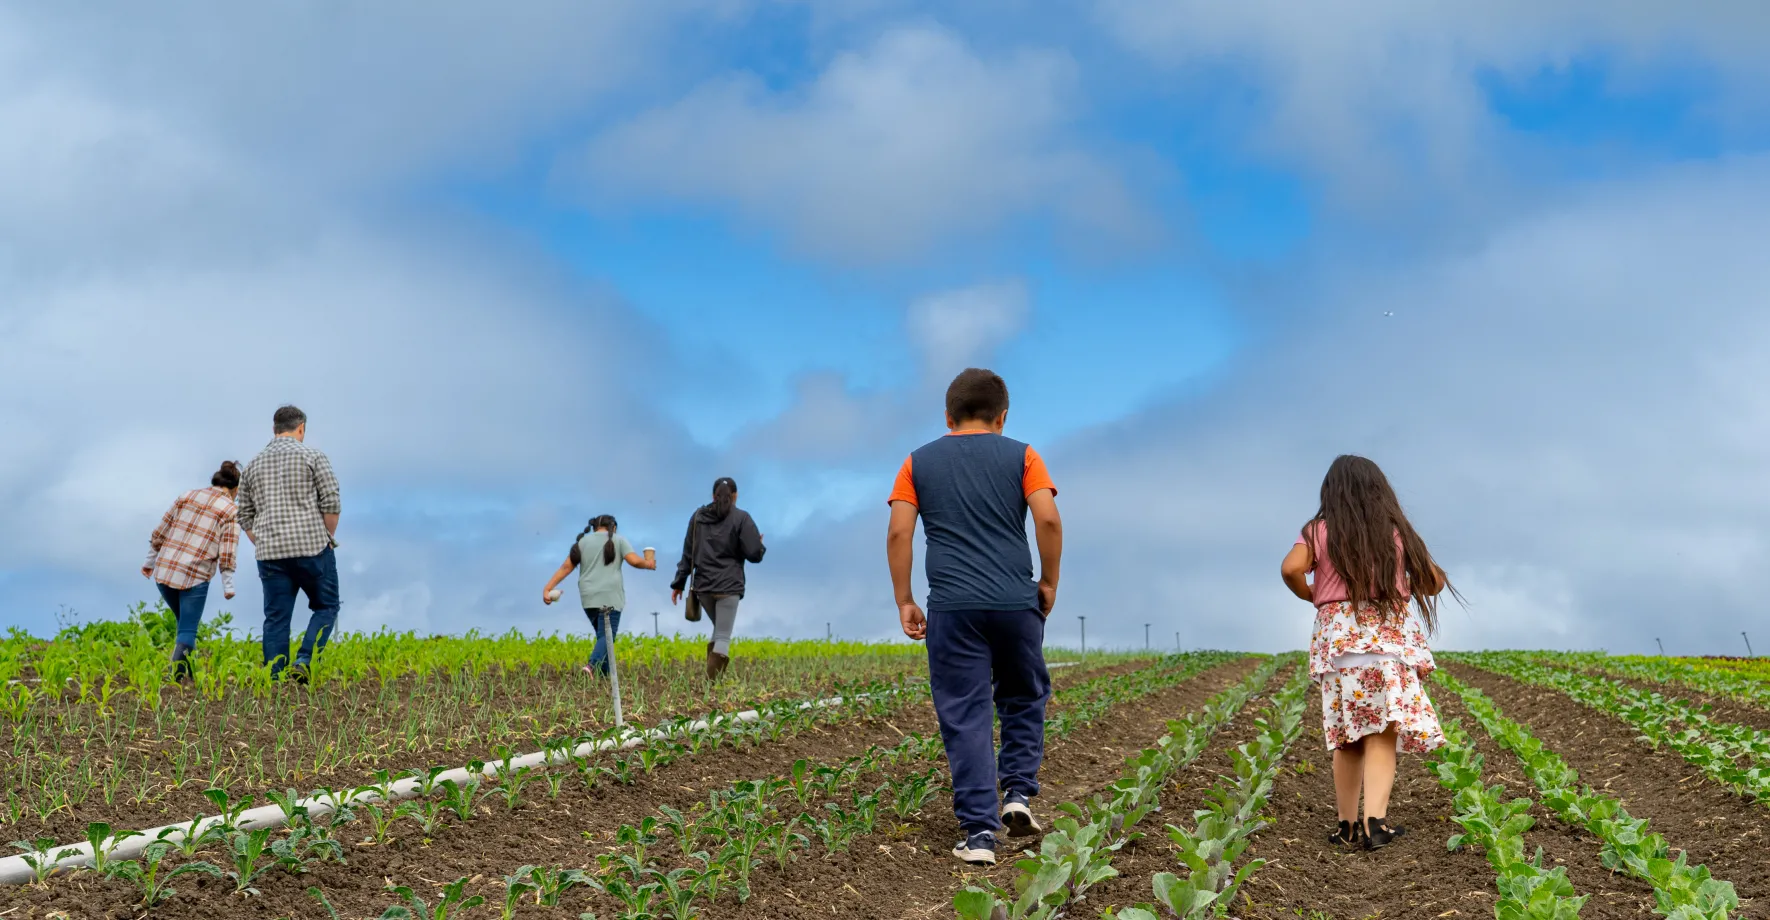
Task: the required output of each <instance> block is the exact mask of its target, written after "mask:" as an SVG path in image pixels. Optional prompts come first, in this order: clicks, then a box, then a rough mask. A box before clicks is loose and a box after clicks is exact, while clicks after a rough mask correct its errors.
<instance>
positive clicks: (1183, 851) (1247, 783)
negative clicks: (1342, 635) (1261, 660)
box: [1108, 667, 1311, 920]
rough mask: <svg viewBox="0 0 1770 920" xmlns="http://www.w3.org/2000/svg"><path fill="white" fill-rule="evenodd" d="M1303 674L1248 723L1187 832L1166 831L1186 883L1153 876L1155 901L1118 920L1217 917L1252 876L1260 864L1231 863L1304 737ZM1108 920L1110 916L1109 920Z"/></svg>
mask: <svg viewBox="0 0 1770 920" xmlns="http://www.w3.org/2000/svg"><path fill="white" fill-rule="evenodd" d="M1310 686H1311V684H1310V681H1309V672H1308V670H1307V669H1306V668H1302V667H1299V668H1298V669H1297V673H1296V674H1295V675H1293V676H1292V678H1291V680H1290V681H1289V682H1288V683H1286V684H1285V686H1284V688H1283V689H1281V690H1280V691H1279V692H1278V694H1277V695H1276V696H1274V697H1273V699H1272V702H1271V704H1270V705H1268V706H1267V707H1266V709H1265V711H1264V712H1262V713H1261V715H1260V716H1259V717H1258V718H1256V719H1255V720H1254V724H1255V726H1256V727H1257V729H1258V732H1257V733H1256V734H1255V736H1254V739H1253V740H1252V741H1249V742H1248V743H1246V744H1243V745H1240V746H1238V747H1237V748H1236V749H1235V751H1234V752H1233V753H1232V754H1231V755H1230V759H1231V761H1232V764H1233V769H1232V774H1233V775H1230V776H1224V777H1222V778H1221V779H1220V780H1219V781H1218V782H1217V784H1216V785H1214V786H1212V787H1211V789H1210V791H1209V792H1207V793H1206V795H1205V807H1204V808H1201V809H1199V810H1197V811H1195V812H1193V814H1192V817H1193V827H1192V830H1190V831H1189V830H1186V829H1185V828H1182V827H1178V826H1176V825H1173V824H1170V825H1168V839H1170V840H1172V841H1173V842H1174V845H1175V847H1176V850H1177V852H1176V856H1177V858H1178V859H1179V860H1180V862H1181V863H1182V864H1183V865H1184V866H1185V868H1186V872H1185V874H1184V875H1181V874H1178V873H1173V872H1158V873H1156V875H1155V878H1154V879H1153V880H1152V887H1153V888H1154V893H1155V901H1154V902H1153V903H1146V904H1140V905H1138V906H1136V907H1127V908H1125V909H1124V910H1122V911H1119V912H1118V913H1117V914H1116V918H1117V920H1159V918H1163V917H1172V918H1179V920H1202V918H1205V917H1214V916H1221V915H1223V913H1224V912H1225V911H1227V910H1228V909H1229V905H1230V904H1231V903H1233V902H1234V900H1235V893H1236V892H1237V891H1239V890H1240V889H1241V886H1242V885H1243V884H1245V883H1246V882H1247V880H1248V878H1249V877H1250V876H1252V875H1253V874H1254V872H1256V871H1258V870H1259V869H1260V867H1261V866H1264V865H1265V864H1266V861H1265V860H1263V859H1251V860H1248V861H1247V862H1245V863H1243V864H1242V866H1241V868H1240V869H1239V870H1238V869H1237V868H1236V867H1235V863H1236V860H1237V859H1239V858H1241V855H1242V853H1243V852H1244V851H1245V850H1246V849H1247V847H1248V844H1249V843H1251V842H1252V837H1253V835H1254V834H1255V833H1257V832H1259V831H1260V830H1261V829H1262V828H1264V827H1266V825H1268V824H1270V823H1271V820H1270V819H1269V818H1266V817H1263V815H1264V812H1265V811H1266V805H1267V803H1268V801H1269V799H1270V798H1271V795H1272V783H1273V779H1274V778H1275V777H1276V775H1277V773H1278V768H1279V766H1280V764H1282V763H1283V762H1284V756H1285V752H1286V751H1288V750H1289V749H1290V746H1291V744H1292V743H1294V742H1295V741H1296V740H1297V736H1298V735H1300V734H1302V732H1303V712H1304V709H1305V708H1306V706H1307V695H1308V690H1309V687H1310ZM1113 916H1114V915H1111V914H1109V915H1108V920H1112V918H1113Z"/></svg>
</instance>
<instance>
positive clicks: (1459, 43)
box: [1095, 0, 1770, 206]
mask: <svg viewBox="0 0 1770 920" xmlns="http://www.w3.org/2000/svg"><path fill="white" fill-rule="evenodd" d="M1095 9H1096V11H1097V15H1098V17H1099V20H1100V22H1101V23H1102V24H1103V25H1104V26H1105V28H1106V29H1107V31H1108V32H1109V33H1111V34H1112V35H1113V36H1114V37H1115V38H1117V39H1118V40H1119V41H1120V42H1121V43H1123V44H1124V45H1125V46H1126V47H1128V48H1131V49H1133V50H1134V51H1136V52H1138V53H1140V54H1141V55H1143V56H1145V57H1147V58H1148V59H1150V60H1153V61H1156V62H1158V63H1160V64H1162V65H1164V66H1166V67H1169V68H1171V70H1170V71H1169V72H1170V73H1173V74H1176V75H1177V76H1179V77H1180V78H1181V79H1182V80H1184V81H1185V82H1184V83H1183V84H1182V85H1183V86H1192V87H1194V88H1202V87H1203V85H1204V81H1206V80H1212V79H1217V80H1220V79H1222V78H1223V75H1224V74H1225V73H1234V74H1238V75H1239V74H1242V73H1250V74H1251V75H1252V76H1254V77H1256V81H1255V85H1256V88H1257V91H1256V92H1255V93H1254V94H1252V97H1253V98H1255V99H1257V100H1258V101H1257V102H1255V103H1254V105H1255V106H1256V107H1257V108H1258V109H1259V112H1258V114H1257V115H1256V116H1255V121H1256V126H1255V128H1254V131H1255V138H1254V139H1255V140H1256V142H1257V143H1259V144H1260V145H1262V146H1263V147H1264V149H1265V150H1266V151H1267V152H1268V153H1270V154H1273V155H1275V156H1277V157H1279V158H1281V159H1284V160H1289V161H1298V162H1302V163H1305V164H1308V165H1310V166H1312V167H1315V168H1318V169H1319V170H1321V171H1323V172H1325V173H1326V174H1328V175H1329V176H1331V177H1332V178H1333V179H1334V180H1335V182H1334V184H1333V186H1332V188H1333V189H1335V190H1336V191H1338V192H1341V193H1343V194H1350V195H1353V196H1355V197H1358V198H1361V199H1378V200H1381V201H1383V202H1386V203H1390V204H1399V203H1405V202H1408V201H1410V200H1417V198H1418V196H1419V194H1420V190H1419V188H1418V187H1417V183H1418V182H1419V181H1420V180H1422V179H1424V180H1433V181H1434V183H1435V184H1445V185H1450V186H1451V187H1452V190H1454V184H1455V183H1458V182H1467V181H1469V180H1485V179H1492V178H1495V173H1496V172H1497V166H1496V164H1495V162H1494V160H1495V155H1496V154H1497V153H1498V152H1499V151H1500V150H1501V149H1503V148H1502V147H1500V146H1499V145H1498V144H1497V141H1499V140H1500V137H1499V134H1498V132H1497V130H1496V126H1495V124H1494V122H1493V121H1492V119H1491V117H1490V115H1489V112H1488V109H1487V105H1486V100H1485V98H1484V97H1483V94H1482V89H1481V87H1480V85H1479V83H1478V77H1479V76H1480V75H1481V74H1482V73H1483V72H1485V71H1493V72H1497V73H1501V74H1505V75H1509V76H1530V75H1532V74H1534V73H1535V72H1536V71H1537V70H1538V69H1539V68H1545V67H1549V68H1553V67H1561V66H1565V65H1567V64H1568V63H1570V62H1571V61H1572V60H1573V59H1575V58H1576V57H1577V56H1579V55H1581V54H1586V53H1592V52H1600V53H1605V54H1608V55H1610V56H1611V57H1612V58H1613V59H1614V60H1615V61H1616V63H1617V65H1618V71H1619V80H1621V81H1624V84H1625V85H1626V81H1628V80H1629V79H1630V78H1631V77H1633V76H1635V75H1637V74H1639V73H1641V72H1643V71H1645V70H1648V69H1649V68H1652V67H1655V66H1667V65H1672V66H1676V65H1692V64H1694V65H1697V66H1700V67H1712V68H1715V69H1716V70H1718V71H1719V72H1721V73H1722V74H1725V75H1727V76H1729V77H1732V78H1734V79H1732V80H1731V81H1729V82H1726V83H1724V86H1723V90H1722V92H1723V94H1724V101H1723V105H1722V107H1721V109H1720V110H1717V111H1714V112H1711V113H1709V114H1710V115H1711V116H1713V117H1716V118H1717V119H1718V121H1719V123H1720V124H1722V125H1723V126H1724V127H1727V128H1730V129H1731V128H1734V127H1741V128H1743V127H1745V126H1746V125H1749V124H1750V120H1749V119H1748V118H1746V117H1745V116H1747V115H1748V114H1749V113H1752V112H1757V113H1759V114H1761V113H1762V111H1763V108H1762V107H1763V105H1764V104H1765V103H1766V101H1770V97H1767V94H1766V93H1765V92H1764V88H1765V86H1766V85H1770V84H1766V82H1765V78H1766V77H1767V76H1770V64H1766V59H1765V58H1764V56H1763V55H1762V54H1761V53H1760V51H1759V47H1758V44H1757V42H1758V39H1759V38H1761V37H1762V36H1763V35H1765V34H1770V7H1766V6H1765V5H1764V4H1762V3H1754V2H1749V0H1747V2H1723V3H1704V4H1695V5H1691V4H1676V3H1665V2H1660V0H1632V2H1627V3H1615V2H1603V0H1573V2H1563V3H1551V4H1543V3H1531V2H1527V0H1499V2H1492V3H1482V4H1456V3H1443V2H1436V3H1433V2H1427V3H1421V2H1411V0H1357V2H1348V3H1337V4H1333V5H1314V6H1309V5H1305V6H1299V5H1297V4H1295V3H1290V2H1285V0H1246V2H1238V3H1215V2H1208V0H1098V2H1097V3H1096V6H1095ZM1488 184H1489V183H1487V182H1482V183H1480V185H1481V186H1486V185H1488ZM1465 191H1466V192H1467V194H1468V195H1469V197H1470V199H1471V200H1470V202H1469V203H1470V205H1471V206H1474V205H1475V204H1478V203H1479V200H1480V197H1481V196H1483V195H1490V194H1492V190H1491V189H1488V188H1484V187H1478V188H1475V189H1472V190H1465Z"/></svg>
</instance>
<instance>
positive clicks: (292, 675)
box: [283, 661, 309, 687]
mask: <svg viewBox="0 0 1770 920" xmlns="http://www.w3.org/2000/svg"><path fill="white" fill-rule="evenodd" d="M308 676H309V675H308V672H307V663H306V662H303V661H297V662H295V663H294V664H292V665H290V666H289V667H288V669H286V670H285V671H283V679H284V680H292V681H294V682H295V683H298V684H300V685H301V686H303V687H305V686H307V678H308Z"/></svg>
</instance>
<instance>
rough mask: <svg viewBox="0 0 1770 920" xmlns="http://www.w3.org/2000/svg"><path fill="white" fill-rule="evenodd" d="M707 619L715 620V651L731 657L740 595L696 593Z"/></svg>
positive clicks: (697, 600) (696, 598)
mask: <svg viewBox="0 0 1770 920" xmlns="http://www.w3.org/2000/svg"><path fill="white" fill-rule="evenodd" d="M695 601H696V602H697V603H699V604H700V605H701V610H702V611H703V612H704V613H706V615H707V619H709V620H712V621H713V651H715V652H718V653H719V654H721V655H725V656H727V657H730V655H731V628H732V627H733V626H736V625H737V618H738V596H737V595H735V594H696V595H695Z"/></svg>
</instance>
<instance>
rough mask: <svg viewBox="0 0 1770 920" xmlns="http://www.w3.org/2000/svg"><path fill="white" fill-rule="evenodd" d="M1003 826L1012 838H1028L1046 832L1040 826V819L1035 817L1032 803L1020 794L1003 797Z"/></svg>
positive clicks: (1009, 794) (1012, 793) (1013, 793)
mask: <svg viewBox="0 0 1770 920" xmlns="http://www.w3.org/2000/svg"><path fill="white" fill-rule="evenodd" d="M1002 826H1003V827H1006V828H1007V829H1008V836H1010V837H1027V836H1030V835H1033V834H1040V833H1043V832H1044V830H1045V829H1044V828H1042V827H1040V826H1039V819H1038V818H1035V817H1033V813H1032V802H1030V801H1028V799H1027V797H1026V796H1025V795H1023V794H1021V793H1019V792H1010V793H1008V794H1007V795H1006V796H1003V797H1002Z"/></svg>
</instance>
